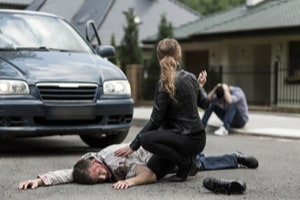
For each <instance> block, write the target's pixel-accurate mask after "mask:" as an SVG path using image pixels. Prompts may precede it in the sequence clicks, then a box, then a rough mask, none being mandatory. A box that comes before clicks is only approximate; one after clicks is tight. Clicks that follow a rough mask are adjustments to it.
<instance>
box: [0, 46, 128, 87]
mask: <svg viewBox="0 0 300 200" xmlns="http://www.w3.org/2000/svg"><path fill="white" fill-rule="evenodd" d="M0 72H1V73H0V78H13V79H22V80H26V81H27V82H28V83H29V84H35V83H37V82H89V83H99V84H101V83H102V82H103V81H104V80H107V79H110V80H111V79H119V80H120V79H125V78H126V77H125V75H124V74H123V73H122V72H121V70H120V69H119V68H117V67H116V66H114V65H113V64H112V63H110V62H108V61H107V60H105V59H103V58H101V57H100V56H98V55H95V54H89V53H74V52H72V53H70V52H54V51H53V52H48V51H45V52H33V51H19V52H0Z"/></svg>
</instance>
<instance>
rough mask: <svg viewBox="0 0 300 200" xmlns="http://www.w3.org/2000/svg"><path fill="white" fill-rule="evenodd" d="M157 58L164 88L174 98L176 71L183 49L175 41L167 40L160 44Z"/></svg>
mask: <svg viewBox="0 0 300 200" xmlns="http://www.w3.org/2000/svg"><path fill="white" fill-rule="evenodd" d="M157 56H158V60H159V65H160V68H161V73H160V82H161V85H162V88H163V89H164V90H165V91H166V92H167V93H168V94H169V95H170V96H171V98H174V96H175V76H176V70H177V66H178V64H179V61H180V60H181V56H182V55H181V47H180V45H179V43H178V42H177V41H176V40H175V39H170V38H165V39H163V40H161V41H160V42H159V43H158V46H157Z"/></svg>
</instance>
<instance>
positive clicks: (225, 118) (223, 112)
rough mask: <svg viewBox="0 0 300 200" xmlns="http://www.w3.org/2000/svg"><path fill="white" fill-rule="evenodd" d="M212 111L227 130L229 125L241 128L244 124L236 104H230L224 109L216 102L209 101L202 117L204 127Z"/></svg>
mask: <svg viewBox="0 0 300 200" xmlns="http://www.w3.org/2000/svg"><path fill="white" fill-rule="evenodd" d="M212 112H214V113H215V114H216V115H217V116H218V118H219V119H220V120H221V121H222V122H223V123H224V126H225V128H226V129H227V130H229V129H230V128H231V127H233V128H242V127H244V126H245V124H246V121H244V120H243V117H242V115H241V112H240V111H239V109H238V107H237V106H236V104H230V105H229V106H227V108H226V109H223V108H221V107H220V106H219V105H217V104H216V103H210V104H209V106H208V108H207V109H206V110H205V112H204V115H203V117H202V123H203V125H204V127H206V125H207V121H208V120H209V118H210V116H211V114H212Z"/></svg>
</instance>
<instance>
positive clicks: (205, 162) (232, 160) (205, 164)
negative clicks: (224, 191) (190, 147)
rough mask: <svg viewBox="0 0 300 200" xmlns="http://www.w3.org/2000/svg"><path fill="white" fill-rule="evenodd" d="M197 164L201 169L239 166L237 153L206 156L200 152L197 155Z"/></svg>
mask: <svg viewBox="0 0 300 200" xmlns="http://www.w3.org/2000/svg"><path fill="white" fill-rule="evenodd" d="M196 165H197V168H198V169H199V170H218V169H234V168H237V167H238V162H237V155H236V154H234V153H233V154H225V155H222V156H205V155H204V154H203V153H200V154H198V155H197V156H196Z"/></svg>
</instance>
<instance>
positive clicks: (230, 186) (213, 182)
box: [203, 177, 246, 195]
mask: <svg viewBox="0 0 300 200" xmlns="http://www.w3.org/2000/svg"><path fill="white" fill-rule="evenodd" d="M203 186H204V187H205V188H206V189H208V190H210V191H212V192H214V193H216V194H228V195H230V194H242V193H244V192H245V190H246V183H244V182H242V181H238V180H227V179H217V178H213V177H208V178H205V179H204V180H203Z"/></svg>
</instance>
